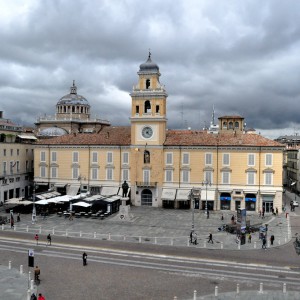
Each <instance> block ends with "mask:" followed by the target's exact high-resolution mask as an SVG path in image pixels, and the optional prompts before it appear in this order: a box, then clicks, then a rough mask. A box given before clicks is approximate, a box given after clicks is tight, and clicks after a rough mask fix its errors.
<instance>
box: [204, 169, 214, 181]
mask: <svg viewBox="0 0 300 300" xmlns="http://www.w3.org/2000/svg"><path fill="white" fill-rule="evenodd" d="M212 180H213V176H212V171H205V172H204V181H206V182H208V183H212Z"/></svg>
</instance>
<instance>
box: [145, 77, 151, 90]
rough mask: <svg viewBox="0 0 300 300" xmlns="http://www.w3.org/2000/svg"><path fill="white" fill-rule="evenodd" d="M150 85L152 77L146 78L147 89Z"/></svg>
mask: <svg viewBox="0 0 300 300" xmlns="http://www.w3.org/2000/svg"><path fill="white" fill-rule="evenodd" d="M149 87H150V79H146V90H148V89H149Z"/></svg>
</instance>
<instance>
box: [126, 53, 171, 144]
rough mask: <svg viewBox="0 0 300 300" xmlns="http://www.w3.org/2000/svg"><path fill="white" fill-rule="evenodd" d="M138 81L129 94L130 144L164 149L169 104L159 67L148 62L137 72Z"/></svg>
mask: <svg viewBox="0 0 300 300" xmlns="http://www.w3.org/2000/svg"><path fill="white" fill-rule="evenodd" d="M137 74H138V75H139V81H138V84H137V85H136V86H134V87H133V91H132V93H131V94H130V96H131V98H132V108H131V118H130V120H131V144H132V145H162V144H163V143H164V141H165V136H166V123H167V118H166V100H167V97H168V95H167V93H166V91H165V88H164V86H163V85H162V84H161V83H160V82H159V77H160V73H159V67H158V65H157V64H156V63H154V62H153V61H152V60H151V53H150V51H149V55H148V59H147V61H146V62H145V63H143V64H141V65H140V70H139V71H138V72H137Z"/></svg>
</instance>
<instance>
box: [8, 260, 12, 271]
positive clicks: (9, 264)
mask: <svg viewBox="0 0 300 300" xmlns="http://www.w3.org/2000/svg"><path fill="white" fill-rule="evenodd" d="M8 269H9V270H10V269H11V261H9V262H8Z"/></svg>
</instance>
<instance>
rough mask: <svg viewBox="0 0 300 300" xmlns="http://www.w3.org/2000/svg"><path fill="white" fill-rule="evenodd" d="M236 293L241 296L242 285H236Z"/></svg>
mask: <svg viewBox="0 0 300 300" xmlns="http://www.w3.org/2000/svg"><path fill="white" fill-rule="evenodd" d="M236 293H237V294H239V293H240V285H239V284H238V283H237V285H236Z"/></svg>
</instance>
